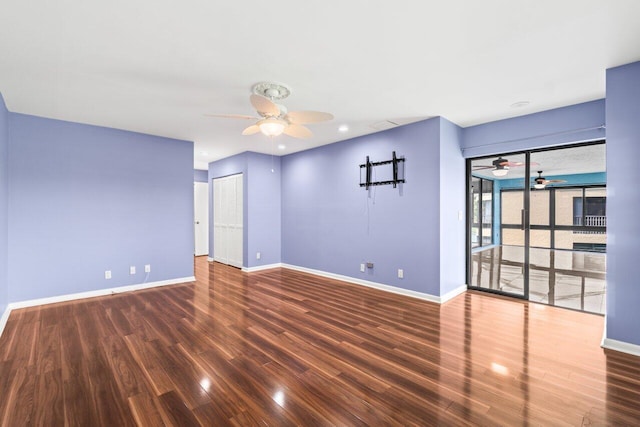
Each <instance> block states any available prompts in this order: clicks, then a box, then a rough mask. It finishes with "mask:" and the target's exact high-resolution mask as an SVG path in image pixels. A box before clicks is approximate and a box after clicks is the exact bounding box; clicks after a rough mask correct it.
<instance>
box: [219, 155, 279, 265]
mask: <svg viewBox="0 0 640 427" xmlns="http://www.w3.org/2000/svg"><path fill="white" fill-rule="evenodd" d="M272 170H273V172H272ZM238 173H242V174H243V205H244V216H243V228H244V233H243V244H242V250H243V256H242V266H243V267H246V268H251V267H258V266H262V265H269V264H274V263H279V262H280V260H281V235H282V233H281V221H280V218H281V214H280V209H281V199H280V182H281V167H280V157H272V156H270V155H266V154H258V153H251V152H245V153H241V154H238V155H235V156H232V157H228V158H226V159H222V160H218V161H216V162H212V163H210V164H209V182H211V180H213V179H215V178H221V177H225V176H229V175H235V174H238ZM211 187H212V186H211ZM211 191H213V188H212V190H211ZM212 200H213V197H210V199H209V209H210V212H212V214H211V217H210V218H209V230H210V232H209V233H210V234H209V256H210V257H211V258H213V255H214V254H213V232H214V230H213V219H212V218H213V203H212ZM257 252H260V254H261V257H260V259H256V253H257Z"/></svg>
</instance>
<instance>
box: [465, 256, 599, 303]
mask: <svg viewBox="0 0 640 427" xmlns="http://www.w3.org/2000/svg"><path fill="white" fill-rule="evenodd" d="M529 259H530V269H529V300H530V301H533V302H539V303H544V304H550V305H555V306H559V307H566V308H572V309H576V310H582V311H586V312H590V313H598V314H604V313H605V310H606V280H605V267H606V254H603V253H595V252H578V251H567V250H551V249H542V248H531V249H530V252H529ZM471 285H472V286H476V287H480V288H485V289H491V290H496V291H500V292H507V293H511V294H516V295H523V294H524V248H523V247H521V246H493V247H490V248H487V249H479V250H474V252H473V253H472V263H471Z"/></svg>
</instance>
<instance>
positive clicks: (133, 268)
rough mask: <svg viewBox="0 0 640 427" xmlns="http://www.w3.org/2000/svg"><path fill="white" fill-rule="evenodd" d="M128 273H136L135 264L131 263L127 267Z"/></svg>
mask: <svg viewBox="0 0 640 427" xmlns="http://www.w3.org/2000/svg"><path fill="white" fill-rule="evenodd" d="M129 274H136V266H135V265H132V266H131V267H129Z"/></svg>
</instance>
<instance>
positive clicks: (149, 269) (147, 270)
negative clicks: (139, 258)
mask: <svg viewBox="0 0 640 427" xmlns="http://www.w3.org/2000/svg"><path fill="white" fill-rule="evenodd" d="M144 272H145V273H151V264H145V265H144Z"/></svg>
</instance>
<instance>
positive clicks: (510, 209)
mask: <svg viewBox="0 0 640 427" xmlns="http://www.w3.org/2000/svg"><path fill="white" fill-rule="evenodd" d="M523 206H524V193H523V192H522V191H503V192H502V223H503V224H518V225H520V224H522V207H523Z"/></svg>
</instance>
